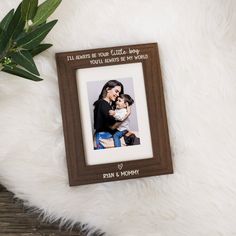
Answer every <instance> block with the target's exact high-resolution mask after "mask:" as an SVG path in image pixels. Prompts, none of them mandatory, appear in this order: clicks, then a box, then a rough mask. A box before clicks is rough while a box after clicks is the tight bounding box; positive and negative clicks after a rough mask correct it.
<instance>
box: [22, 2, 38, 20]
mask: <svg viewBox="0 0 236 236" xmlns="http://www.w3.org/2000/svg"><path fill="white" fill-rule="evenodd" d="M37 7H38V0H23V1H22V7H21V15H22V18H23V19H24V20H25V22H28V20H31V19H33V17H34V16H35V14H36V11H37Z"/></svg>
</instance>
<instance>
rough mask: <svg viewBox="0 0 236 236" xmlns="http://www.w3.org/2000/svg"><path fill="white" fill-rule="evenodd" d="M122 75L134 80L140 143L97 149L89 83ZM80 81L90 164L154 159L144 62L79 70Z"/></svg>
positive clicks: (77, 79) (98, 92)
mask: <svg viewBox="0 0 236 236" xmlns="http://www.w3.org/2000/svg"><path fill="white" fill-rule="evenodd" d="M121 78H127V79H128V78H132V79H133V86H134V88H133V89H134V95H135V105H136V114H137V121H138V129H139V130H138V131H139V138H140V144H139V145H134V146H125V147H120V148H110V149H101V150H94V141H93V127H92V126H91V124H93V121H92V120H91V112H90V109H91V107H90V104H89V98H88V96H89V95H88V89H87V86H88V84H89V83H88V82H91V81H104V84H105V83H106V82H107V81H108V80H111V79H116V80H118V81H119V79H121ZM76 81H77V89H78V96H79V97H78V99H79V105H80V113H81V125H82V133H83V141H84V150H85V159H86V163H87V165H98V164H106V163H114V162H123V161H132V160H140V159H148V158H152V156H153V152H152V142H151V135H150V126H149V117H148V110H147V101H146V92H145V85H144V78H143V68H142V63H130V64H123V65H112V66H101V67H95V68H85V69H78V70H77V71H76ZM97 94H98V96H99V94H100V91H97ZM98 96H97V98H98Z"/></svg>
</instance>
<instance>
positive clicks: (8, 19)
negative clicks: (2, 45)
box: [0, 9, 14, 30]
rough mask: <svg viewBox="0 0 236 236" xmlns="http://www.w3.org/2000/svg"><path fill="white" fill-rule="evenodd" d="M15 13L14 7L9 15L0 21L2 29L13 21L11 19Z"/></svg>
mask: <svg viewBox="0 0 236 236" xmlns="http://www.w3.org/2000/svg"><path fill="white" fill-rule="evenodd" d="M13 15H14V9H12V10H10V11H9V12H8V13H7V15H6V16H5V17H4V18H3V19H2V21H1V23H0V28H1V29H2V30H6V29H7V27H8V25H9V23H10V22H11V19H12V17H13Z"/></svg>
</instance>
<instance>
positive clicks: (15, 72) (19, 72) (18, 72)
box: [2, 65, 42, 81]
mask: <svg viewBox="0 0 236 236" xmlns="http://www.w3.org/2000/svg"><path fill="white" fill-rule="evenodd" d="M2 71H4V72H6V73H9V74H12V75H18V76H20V77H23V78H25V79H29V80H33V81H41V80H42V79H41V78H39V77H37V76H35V75H33V74H30V73H29V72H27V71H25V70H23V69H21V68H19V67H16V66H11V65H5V66H4V68H3V69H2Z"/></svg>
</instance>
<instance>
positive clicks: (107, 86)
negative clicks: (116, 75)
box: [98, 80, 124, 100]
mask: <svg viewBox="0 0 236 236" xmlns="http://www.w3.org/2000/svg"><path fill="white" fill-rule="evenodd" d="M116 86H120V87H121V91H120V94H123V93H124V87H123V84H122V83H121V82H119V81H117V80H109V81H108V82H106V83H105V85H104V86H103V88H102V91H101V93H100V95H99V97H98V100H99V99H103V98H105V97H106V95H107V89H108V90H110V89H113V88H114V87H116Z"/></svg>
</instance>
